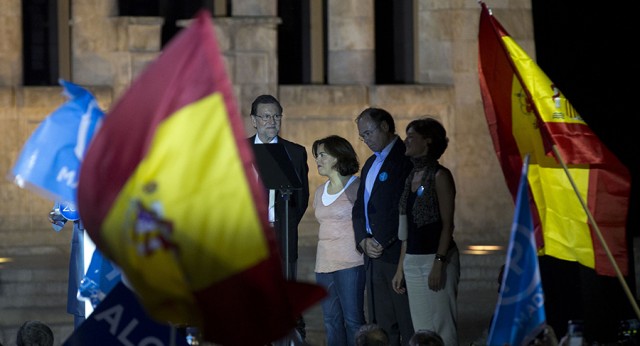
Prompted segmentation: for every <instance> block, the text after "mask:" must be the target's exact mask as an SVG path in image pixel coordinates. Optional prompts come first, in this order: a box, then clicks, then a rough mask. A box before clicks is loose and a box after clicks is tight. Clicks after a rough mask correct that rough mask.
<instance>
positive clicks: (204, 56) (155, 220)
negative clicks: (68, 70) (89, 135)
mask: <svg viewBox="0 0 640 346" xmlns="http://www.w3.org/2000/svg"><path fill="white" fill-rule="evenodd" d="M253 162H254V158H253V153H252V151H251V148H250V147H249V144H248V143H247V140H246V135H245V131H244V126H243V122H242V120H241V117H240V114H239V112H238V109H237V105H236V101H235V99H234V96H233V89H232V85H231V82H230V80H229V77H228V76H227V74H226V72H225V65H224V60H223V57H222V55H221V53H220V51H219V49H218V45H217V42H216V39H215V35H214V27H213V24H212V22H211V19H210V14H209V13H208V12H206V11H204V10H203V11H201V12H200V13H199V14H198V15H197V16H196V18H195V20H194V21H193V22H192V23H191V25H190V26H189V27H188V28H185V29H183V30H182V31H181V32H180V33H179V34H178V35H177V36H176V37H175V38H174V39H173V40H172V41H171V42H170V43H169V44H168V45H167V46H166V47H165V49H164V51H163V52H162V53H161V55H160V56H159V57H158V58H157V59H156V60H155V61H154V62H152V63H151V64H150V65H149V66H148V67H147V68H146V70H145V71H144V72H143V73H142V74H141V75H140V76H139V77H138V78H137V79H136V80H135V81H134V82H133V83H132V84H131V86H130V88H129V90H127V92H126V93H125V94H124V95H123V96H122V97H121V99H120V100H119V101H118V102H117V104H116V105H115V106H114V108H113V109H112V110H111V111H110V112H108V114H107V116H106V117H105V121H104V123H103V126H102V128H101V129H100V131H99V132H98V134H97V135H96V137H95V138H94V140H93V141H92V143H91V145H90V147H89V149H88V151H87V154H86V157H85V159H84V162H83V164H82V166H81V170H80V182H79V186H78V210H79V212H80V216H81V218H82V220H83V221H84V223H85V226H86V228H87V231H88V232H89V234H90V236H91V239H92V240H93V241H94V242H95V243H96V246H97V247H98V248H99V249H100V250H101V251H102V253H103V254H105V255H106V256H107V257H109V258H110V259H111V260H112V261H114V262H115V263H116V264H117V265H118V266H119V267H120V268H121V269H122V271H123V273H124V275H125V277H126V280H125V282H127V281H128V282H129V283H130V284H131V287H132V288H133V289H134V291H135V292H136V294H137V296H138V298H139V299H140V301H141V303H142V305H143V306H144V307H145V310H146V311H147V312H148V314H149V315H150V316H151V317H152V318H154V319H156V320H158V321H161V322H168V323H172V324H177V325H188V326H195V327H199V328H200V330H201V332H202V334H203V338H204V339H205V340H207V341H211V342H215V343H220V344H224V345H264V344H266V343H268V342H269V341H273V340H277V339H279V338H281V337H283V336H285V335H287V334H288V332H289V331H291V330H292V329H293V327H294V326H295V322H296V319H297V317H299V316H301V314H302V311H304V310H305V309H307V308H309V307H310V306H312V305H313V304H315V303H316V302H318V301H319V300H320V299H321V298H322V297H323V296H324V295H325V291H324V289H323V288H321V287H320V286H317V285H312V284H304V283H295V282H287V281H285V279H284V277H283V275H282V268H281V265H280V260H279V258H280V254H279V253H278V252H277V247H276V243H275V238H274V233H273V232H272V230H271V229H270V227H269V224H268V221H267V210H266V207H265V206H262V204H261V203H256V201H262V200H264V199H265V197H264V196H263V193H264V192H263V191H264V189H263V188H262V187H261V186H259V182H258V181H257V180H256V179H255V176H254V170H253V168H252V167H253Z"/></svg>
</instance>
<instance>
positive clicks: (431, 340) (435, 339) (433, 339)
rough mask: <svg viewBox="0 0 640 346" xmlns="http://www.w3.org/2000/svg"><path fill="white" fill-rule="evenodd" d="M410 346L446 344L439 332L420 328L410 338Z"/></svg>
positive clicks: (442, 345)
mask: <svg viewBox="0 0 640 346" xmlns="http://www.w3.org/2000/svg"><path fill="white" fill-rule="evenodd" d="M409 346H444V341H443V340H442V338H441V337H440V335H438V333H436V332H434V331H432V330H426V329H420V330H418V331H417V332H416V333H415V334H413V336H412V337H411V339H410V340H409Z"/></svg>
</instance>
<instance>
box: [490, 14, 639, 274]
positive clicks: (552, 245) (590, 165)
mask: <svg viewBox="0 0 640 346" xmlns="http://www.w3.org/2000/svg"><path fill="white" fill-rule="evenodd" d="M481 6H482V13H481V15H480V30H479V34H478V44H479V62H478V73H479V77H480V89H481V92H482V100H483V102H484V110H485V116H486V118H487V123H488V125H489V131H490V133H491V137H492V139H493V144H494V148H495V151H496V154H497V156H498V160H499V161H500V164H501V166H502V171H503V173H504V175H505V179H506V181H507V185H508V187H509V189H510V191H511V194H512V195H513V197H514V198H515V196H516V193H517V188H518V179H519V177H520V176H519V175H520V171H521V167H522V162H523V157H524V156H525V155H526V154H527V153H530V154H531V163H530V167H529V177H528V179H529V184H530V186H531V192H532V195H533V201H531V202H532V210H533V212H534V224H535V227H536V235H537V240H538V245H539V247H540V249H539V254H540V255H549V256H552V257H556V258H559V259H562V260H568V261H578V262H579V263H581V264H582V265H584V266H587V267H590V268H594V269H595V271H596V272H597V273H598V274H600V275H608V276H615V275H616V273H615V269H614V266H613V265H612V263H611V262H610V261H609V259H608V258H607V254H606V252H605V250H604V248H603V245H602V244H601V242H600V241H599V239H598V237H597V236H596V234H595V233H594V232H595V231H594V229H593V225H591V224H590V223H589V222H588V217H587V213H586V212H585V210H584V209H583V207H582V205H581V204H580V200H579V199H578V197H577V195H576V193H575V192H574V189H573V188H572V186H571V183H570V180H569V178H568V176H567V174H566V173H565V171H564V170H563V168H562V166H561V164H560V163H559V161H557V160H556V158H555V157H554V156H553V155H551V154H550V153H549V151H550V147H551V145H555V147H556V148H557V149H558V152H559V153H560V156H561V157H562V159H563V160H564V161H565V162H566V163H567V164H568V170H569V173H570V175H571V177H572V178H573V180H574V182H575V183H576V185H577V187H578V190H579V191H580V194H581V196H582V198H583V200H584V201H586V203H587V206H588V208H589V210H590V212H591V214H592V215H593V217H594V219H595V221H596V224H597V226H598V228H599V229H600V230H601V232H602V235H603V238H604V239H605V242H606V244H607V246H608V248H609V249H610V251H611V254H612V255H613V257H614V258H615V260H616V263H617V266H618V267H619V268H620V271H621V272H622V273H623V274H624V275H626V274H627V271H628V255H627V245H626V233H625V232H626V231H625V230H626V222H627V210H628V204H629V194H630V179H631V178H630V174H629V171H628V169H627V168H626V167H625V166H624V165H623V164H622V163H621V162H620V161H619V160H618V159H617V158H616V157H615V156H614V155H613V153H611V152H610V151H609V150H608V149H607V148H606V147H605V145H604V144H603V143H602V142H600V140H599V139H598V137H597V136H596V135H595V134H594V133H593V132H592V131H591V129H590V128H589V126H588V125H587V124H586V123H585V121H584V120H583V119H582V118H581V117H580V114H578V112H577V111H576V110H575V109H574V108H573V107H572V106H571V104H570V103H569V102H568V100H567V99H566V98H565V97H564V95H563V94H562V93H561V92H560V90H559V89H558V88H557V87H556V86H555V85H554V84H553V83H552V82H551V81H550V80H549V78H548V77H547V76H546V75H545V74H544V72H543V71H542V70H541V69H540V68H539V67H538V66H537V65H536V63H535V62H534V61H533V60H532V59H531V58H530V57H529V56H527V54H526V53H525V52H524V50H523V49H522V48H520V47H519V46H518V44H516V43H515V41H514V40H513V39H512V38H511V37H510V36H509V34H508V33H507V31H506V30H505V29H504V28H503V27H502V25H501V24H500V23H499V22H498V21H497V20H496V19H495V18H494V17H493V16H492V15H491V14H490V13H489V10H488V9H487V7H486V5H485V4H484V3H482V4H481Z"/></svg>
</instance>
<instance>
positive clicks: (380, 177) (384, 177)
mask: <svg viewBox="0 0 640 346" xmlns="http://www.w3.org/2000/svg"><path fill="white" fill-rule="evenodd" d="M387 179H389V174H388V173H387V172H382V173H380V175H378V180H380V181H385V180H387Z"/></svg>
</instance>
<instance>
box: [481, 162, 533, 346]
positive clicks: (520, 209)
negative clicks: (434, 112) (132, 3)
mask: <svg viewBox="0 0 640 346" xmlns="http://www.w3.org/2000/svg"><path fill="white" fill-rule="evenodd" d="M528 168H529V155H527V156H526V157H525V159H524V164H523V166H522V174H521V177H520V185H519V187H518V195H517V197H516V207H515V212H514V216H513V224H512V225H511V239H510V241H509V250H508V252H507V261H506V264H505V270H504V275H503V278H502V283H501V287H500V294H499V297H498V304H497V306H496V310H495V312H494V314H493V320H492V322H491V329H490V331H489V338H488V339H487V340H488V344H489V345H496V346H497V345H500V346H502V345H512V346H515V345H526V344H528V343H529V342H530V341H531V340H532V339H534V338H535V337H536V335H538V333H540V332H541V331H542V329H543V328H544V326H545V324H546V315H545V311H544V293H543V291H542V281H541V280H540V269H539V266H538V255H537V248H536V240H535V237H534V233H533V220H532V217H531V209H530V204H529V188H528V184H527V171H528Z"/></svg>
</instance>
